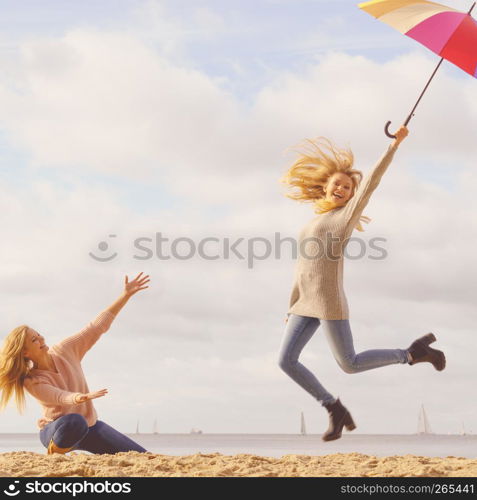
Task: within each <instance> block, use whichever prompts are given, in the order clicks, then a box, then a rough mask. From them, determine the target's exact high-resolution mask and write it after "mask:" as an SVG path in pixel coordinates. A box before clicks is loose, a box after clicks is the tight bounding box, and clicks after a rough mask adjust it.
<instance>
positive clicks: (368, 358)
mask: <svg viewBox="0 0 477 500" xmlns="http://www.w3.org/2000/svg"><path fill="white" fill-rule="evenodd" d="M322 321H323V328H324V330H325V334H326V337H327V339H328V342H329V344H330V347H331V350H332V352H333V355H334V357H335V359H336V361H337V362H338V364H339V365H340V367H341V368H342V369H343V370H344V371H345V372H346V373H358V372H364V371H366V370H372V369H374V368H379V367H381V366H387V365H394V364H398V363H407V361H408V358H407V352H406V350H404V349H371V350H368V351H363V352H360V353H359V354H356V353H355V351H354V345H353V336H352V334H351V328H350V325H349V321H348V320H347V319H336V320H322Z"/></svg>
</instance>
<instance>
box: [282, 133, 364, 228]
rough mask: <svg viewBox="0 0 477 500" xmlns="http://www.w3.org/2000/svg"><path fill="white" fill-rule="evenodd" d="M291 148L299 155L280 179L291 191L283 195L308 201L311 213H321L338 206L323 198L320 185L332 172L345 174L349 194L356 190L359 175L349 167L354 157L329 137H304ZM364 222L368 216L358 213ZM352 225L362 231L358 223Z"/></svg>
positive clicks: (322, 188)
mask: <svg viewBox="0 0 477 500" xmlns="http://www.w3.org/2000/svg"><path fill="white" fill-rule="evenodd" d="M297 148H298V149H296V148H294V151H295V152H297V153H298V154H299V157H298V158H297V160H296V161H295V162H294V163H293V165H292V166H291V167H290V168H289V169H288V171H287V172H286V174H285V175H284V176H283V177H282V178H281V179H280V182H282V183H283V184H287V185H289V186H291V187H292V188H296V190H295V191H292V192H290V193H286V194H285V196H287V197H288V198H291V199H293V200H297V201H301V202H312V203H313V204H314V206H315V213H324V212H328V211H330V210H333V209H334V208H337V207H338V206H339V205H337V204H335V203H333V202H332V201H328V200H326V199H325V198H326V193H325V191H324V188H325V186H326V184H327V183H328V180H329V178H330V177H331V176H332V175H333V174H335V173H336V172H340V173H343V174H346V175H347V176H348V177H349V178H350V179H351V183H352V195H351V196H353V195H354V193H355V192H356V188H357V187H358V186H359V183H360V182H361V179H362V178H363V174H362V173H361V172H360V171H359V170H356V169H354V168H353V163H354V156H353V153H352V152H351V150H349V149H338V148H337V147H336V146H335V145H334V144H333V143H332V142H331V141H330V140H329V139H326V138H325V137H318V138H317V139H306V140H305V141H303V143H301V144H300V145H298V147H297ZM361 219H362V220H363V221H364V222H369V220H370V219H369V218H368V217H365V216H362V217H361ZM356 228H357V229H358V230H359V231H363V228H362V226H361V224H360V223H358V224H357V226H356Z"/></svg>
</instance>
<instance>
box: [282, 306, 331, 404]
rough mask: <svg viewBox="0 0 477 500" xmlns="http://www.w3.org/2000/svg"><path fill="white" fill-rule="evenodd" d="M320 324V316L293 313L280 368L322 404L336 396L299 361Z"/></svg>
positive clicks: (283, 341)
mask: <svg viewBox="0 0 477 500" xmlns="http://www.w3.org/2000/svg"><path fill="white" fill-rule="evenodd" d="M319 326H320V320H319V319H318V318H310V317H308V316H299V315H297V314H291V315H290V316H289V318H288V322H287V326H286V328H285V334H284V337H283V340H282V345H281V348H280V355H279V365H280V368H281V369H282V370H283V371H284V372H285V373H286V374H287V375H289V376H290V377H291V378H292V379H293V380H294V381H295V382H296V383H297V384H298V385H300V386H301V387H303V389H305V391H307V392H308V393H309V394H311V395H312V396H313V397H314V398H315V399H317V400H318V401H320V402H321V404H322V405H326V404H331V403H334V402H335V401H336V400H335V398H334V397H333V396H332V395H331V394H330V393H329V392H328V391H327V390H326V389H325V388H324V387H323V386H322V385H321V384H320V382H319V381H318V379H317V378H316V377H315V376H314V375H313V373H311V371H310V370H308V368H306V367H305V366H304V365H303V364H301V363H300V362H299V361H298V358H299V356H300V353H301V351H302V350H303V348H304V347H305V345H306V344H307V343H308V342H309V340H310V339H311V337H313V334H314V333H315V331H316V330H317V328H318V327H319Z"/></svg>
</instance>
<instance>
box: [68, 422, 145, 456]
mask: <svg viewBox="0 0 477 500" xmlns="http://www.w3.org/2000/svg"><path fill="white" fill-rule="evenodd" d="M78 449H79V450H85V451H89V452H90V453H96V454H100V453H110V454H113V453H119V452H120V451H139V452H141V453H144V452H146V451H147V450H146V449H144V448H143V447H142V446H141V445H139V444H137V443H136V442H134V441H133V440H132V439H130V438H128V437H127V436H125V435H124V434H121V433H120V432H119V431H117V430H116V429H113V428H112V427H111V426H110V425H108V424H106V423H104V422H102V421H101V420H98V421H97V422H96V423H95V424H94V425H93V426H92V427H90V428H89V432H88V434H87V435H86V436H85V438H84V439H83V440H82V441H81V443H79V444H78Z"/></svg>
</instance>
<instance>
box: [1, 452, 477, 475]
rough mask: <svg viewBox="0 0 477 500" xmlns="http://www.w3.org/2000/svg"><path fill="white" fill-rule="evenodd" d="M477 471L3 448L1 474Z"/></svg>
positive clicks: (394, 463) (396, 459)
mask: <svg viewBox="0 0 477 500" xmlns="http://www.w3.org/2000/svg"><path fill="white" fill-rule="evenodd" d="M65 476H67V477H95V476H96V477H172V476H174V477H197V476H206V477H326V476H329V477H477V459H469V458H461V457H452V456H449V457H445V458H432V457H422V456H416V455H403V456H390V457H379V458H378V457H374V456H370V455H363V454H360V453H337V454H334V455H325V456H308V455H284V456H283V457H281V458H269V457H261V456H257V455H246V454H240V455H233V456H228V455H221V454H220V453H212V454H196V455H189V456H168V455H157V454H153V453H137V452H129V453H117V454H116V455H90V454H87V453H82V452H72V453H69V454H67V455H58V454H55V455H40V454H38V453H32V452H26V451H19V452H12V453H1V454H0V477H65Z"/></svg>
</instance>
